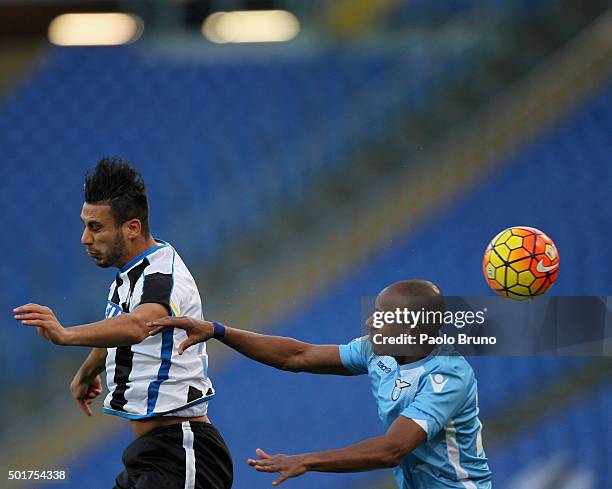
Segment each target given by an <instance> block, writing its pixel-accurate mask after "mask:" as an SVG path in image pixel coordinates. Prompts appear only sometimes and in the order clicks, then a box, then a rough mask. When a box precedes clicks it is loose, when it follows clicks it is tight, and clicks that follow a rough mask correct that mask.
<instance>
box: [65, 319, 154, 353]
mask: <svg viewBox="0 0 612 489" xmlns="http://www.w3.org/2000/svg"><path fill="white" fill-rule="evenodd" d="M147 336H148V329H147V327H146V321H144V320H143V319H142V318H139V317H137V316H136V315H134V314H121V315H119V316H115V317H112V318H108V319H104V320H103V321H97V322H95V323H91V324H83V325H80V326H73V327H70V328H66V329H65V341H64V343H63V344H64V345H69V346H93V347H98V348H100V347H102V348H103V347H115V346H126V345H133V344H136V343H140V342H141V341H142V340H144V339H145V338H146V337H147Z"/></svg>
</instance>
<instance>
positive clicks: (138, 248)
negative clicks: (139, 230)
mask: <svg viewBox="0 0 612 489" xmlns="http://www.w3.org/2000/svg"><path fill="white" fill-rule="evenodd" d="M156 246H159V243H158V242H157V241H155V239H154V238H153V236H151V235H150V234H149V236H148V237H146V238H144V237H143V238H140V239H138V240H136V241H134V243H132V245H131V246H130V247H129V248H130V249H129V250H126V254H125V256H124V257H123V259H122V260H121V261H122V263H118V264H117V268H121V267H123V266H125V265H126V264H127V263H129V262H131V261H132V260H133V259H134V258H136V257H137V256H138V255H140V254H142V253H144V252H145V251H147V250H150V249H151V248H155V247H156Z"/></svg>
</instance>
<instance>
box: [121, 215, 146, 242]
mask: <svg viewBox="0 0 612 489" xmlns="http://www.w3.org/2000/svg"><path fill="white" fill-rule="evenodd" d="M123 229H124V231H125V233H126V235H127V236H126V237H127V238H128V239H136V238H137V237H138V236H140V233H141V231H142V223H141V222H140V219H136V218H134V219H130V220H129V221H126V222H124V223H123Z"/></svg>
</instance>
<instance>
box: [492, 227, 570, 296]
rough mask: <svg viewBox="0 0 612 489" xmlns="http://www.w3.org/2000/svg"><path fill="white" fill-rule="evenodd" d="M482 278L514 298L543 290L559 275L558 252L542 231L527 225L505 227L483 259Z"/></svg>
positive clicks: (536, 293)
mask: <svg viewBox="0 0 612 489" xmlns="http://www.w3.org/2000/svg"><path fill="white" fill-rule="evenodd" d="M482 271H483V273H484V276H485V279H486V280H487V283H488V284H489V287H491V288H492V289H493V290H494V291H495V292H497V293H498V294H499V295H502V296H504V297H509V298H511V299H516V300H526V299H531V298H533V297H535V296H538V295H542V294H543V293H544V292H546V291H547V290H548V289H550V287H551V286H552V284H553V283H554V282H555V280H556V279H557V275H558V274H559V253H558V252H557V247H556V246H555V243H553V241H552V240H551V239H550V238H549V237H548V236H546V235H545V234H544V233H543V232H542V231H539V230H537V229H535V228H530V227H527V226H517V227H512V228H508V229H504V230H503V231H502V232H501V233H499V234H498V235H497V236H495V237H494V238H493V239H492V240H491V242H490V243H489V246H487V249H486V250H485V254H484V259H483V260H482Z"/></svg>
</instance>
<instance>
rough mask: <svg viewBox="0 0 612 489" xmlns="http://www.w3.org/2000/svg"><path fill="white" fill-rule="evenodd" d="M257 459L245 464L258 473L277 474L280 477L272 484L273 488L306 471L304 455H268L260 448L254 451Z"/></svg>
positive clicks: (249, 460)
mask: <svg viewBox="0 0 612 489" xmlns="http://www.w3.org/2000/svg"><path fill="white" fill-rule="evenodd" d="M255 453H256V454H257V456H258V457H259V459H258V460H256V459H252V458H250V459H248V460H247V463H248V464H249V465H250V466H251V467H254V468H255V470H257V471H258V472H278V473H280V477H279V478H278V479H276V480H275V481H274V482H272V485H273V486H278V485H279V484H281V483H282V482H284V481H286V480H287V479H288V478H289V477H298V476H300V475H302V474H303V473H305V472H307V471H308V468H307V466H306V463H305V460H306V457H305V455H291V456H289V455H282V454H278V455H268V454H267V453H266V452H264V451H263V450H262V449H261V448H258V449H257V450H255Z"/></svg>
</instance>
